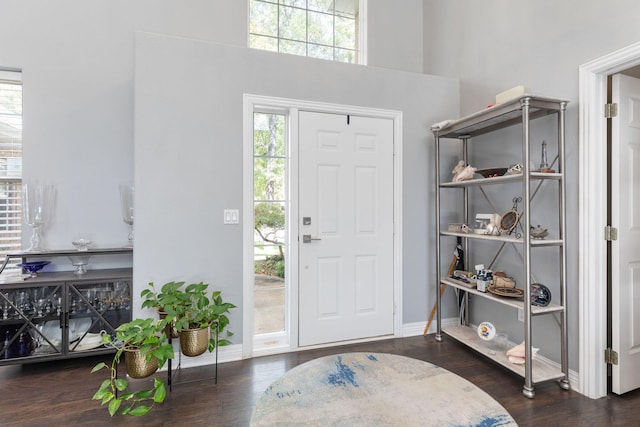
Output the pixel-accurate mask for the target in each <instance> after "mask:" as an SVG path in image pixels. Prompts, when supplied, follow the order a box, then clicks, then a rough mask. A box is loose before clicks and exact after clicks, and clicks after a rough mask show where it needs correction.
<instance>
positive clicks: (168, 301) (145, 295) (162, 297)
mask: <svg viewBox="0 0 640 427" xmlns="http://www.w3.org/2000/svg"><path fill="white" fill-rule="evenodd" d="M183 286H184V282H167V283H165V284H164V285H162V287H161V288H160V289H156V288H155V284H154V283H153V282H149V288H148V289H144V290H142V292H140V296H141V297H142V299H143V301H142V308H155V309H157V310H158V311H165V307H172V306H175V305H176V304H179V303H181V302H182V301H183V291H182V287H183Z"/></svg>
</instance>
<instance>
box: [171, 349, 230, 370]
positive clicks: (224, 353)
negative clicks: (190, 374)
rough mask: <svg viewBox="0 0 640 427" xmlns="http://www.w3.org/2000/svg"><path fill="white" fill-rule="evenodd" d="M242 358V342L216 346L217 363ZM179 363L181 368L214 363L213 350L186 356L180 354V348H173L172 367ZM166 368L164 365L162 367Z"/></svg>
mask: <svg viewBox="0 0 640 427" xmlns="http://www.w3.org/2000/svg"><path fill="white" fill-rule="evenodd" d="M236 360H242V344H232V345H225V346H222V347H219V348H218V363H225V362H234V361H236ZM178 363H180V367H182V368H195V367H196V366H207V365H213V364H215V363H216V354H215V352H213V353H209V352H205V353H204V354H202V355H200V356H196V357H188V356H184V355H182V354H180V349H179V348H178V349H176V350H174V358H173V362H172V364H173V367H175V366H177V365H178ZM164 369H165V370H166V365H165V367H164Z"/></svg>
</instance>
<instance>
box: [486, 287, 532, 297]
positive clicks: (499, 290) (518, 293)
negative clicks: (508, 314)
mask: <svg viewBox="0 0 640 427" xmlns="http://www.w3.org/2000/svg"><path fill="white" fill-rule="evenodd" d="M487 290H488V291H489V292H491V293H492V294H494V295H499V296H501V297H510V298H522V296H523V295H524V291H523V290H522V289H519V288H510V287H504V286H502V287H499V286H489V287H488V288H487Z"/></svg>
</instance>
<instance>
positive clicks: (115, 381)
mask: <svg viewBox="0 0 640 427" xmlns="http://www.w3.org/2000/svg"><path fill="white" fill-rule="evenodd" d="M166 325H167V320H166V319H161V320H157V319H151V318H148V319H135V320H132V321H131V322H127V323H123V324H121V325H120V326H118V327H117V328H116V338H115V341H112V337H111V336H110V335H109V334H103V335H102V343H103V344H106V345H109V346H112V347H114V348H116V352H115V354H114V356H113V359H112V360H111V363H109V364H107V363H104V362H100V363H98V364H97V365H96V366H94V368H93V369H92V370H91V373H94V372H98V371H101V370H103V369H106V370H107V371H108V372H109V378H108V379H106V380H104V381H103V382H102V384H100V387H99V388H98V391H96V393H95V394H94V395H93V398H92V399H93V400H100V401H101V405H108V411H109V414H110V415H111V416H113V415H114V414H116V413H117V412H118V411H120V413H121V414H123V415H134V416H142V415H145V414H146V413H148V412H149V411H150V410H151V408H152V407H153V406H154V405H155V404H156V403H161V402H163V401H164V399H165V397H166V394H167V393H166V388H165V384H164V382H162V380H160V379H158V378H154V380H153V387H152V388H150V389H145V390H140V391H128V388H129V382H128V381H127V380H126V379H124V378H118V375H117V374H118V371H117V368H118V363H120V358H121V356H122V354H123V353H124V352H125V351H126V350H139V351H140V353H141V355H143V356H144V357H145V360H146V361H147V362H149V361H150V360H151V359H152V358H154V357H155V358H156V359H157V361H158V367H159V368H161V367H163V366H164V364H165V363H166V362H167V360H169V359H173V356H174V353H173V346H172V345H171V344H169V343H168V341H167V337H166V334H165V333H164V328H165V326H166Z"/></svg>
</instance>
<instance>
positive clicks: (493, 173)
mask: <svg viewBox="0 0 640 427" xmlns="http://www.w3.org/2000/svg"><path fill="white" fill-rule="evenodd" d="M476 173H477V174H480V175H482V176H483V177H484V178H495V177H497V176H502V175H504V174H505V173H507V168H486V169H478V170H476Z"/></svg>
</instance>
